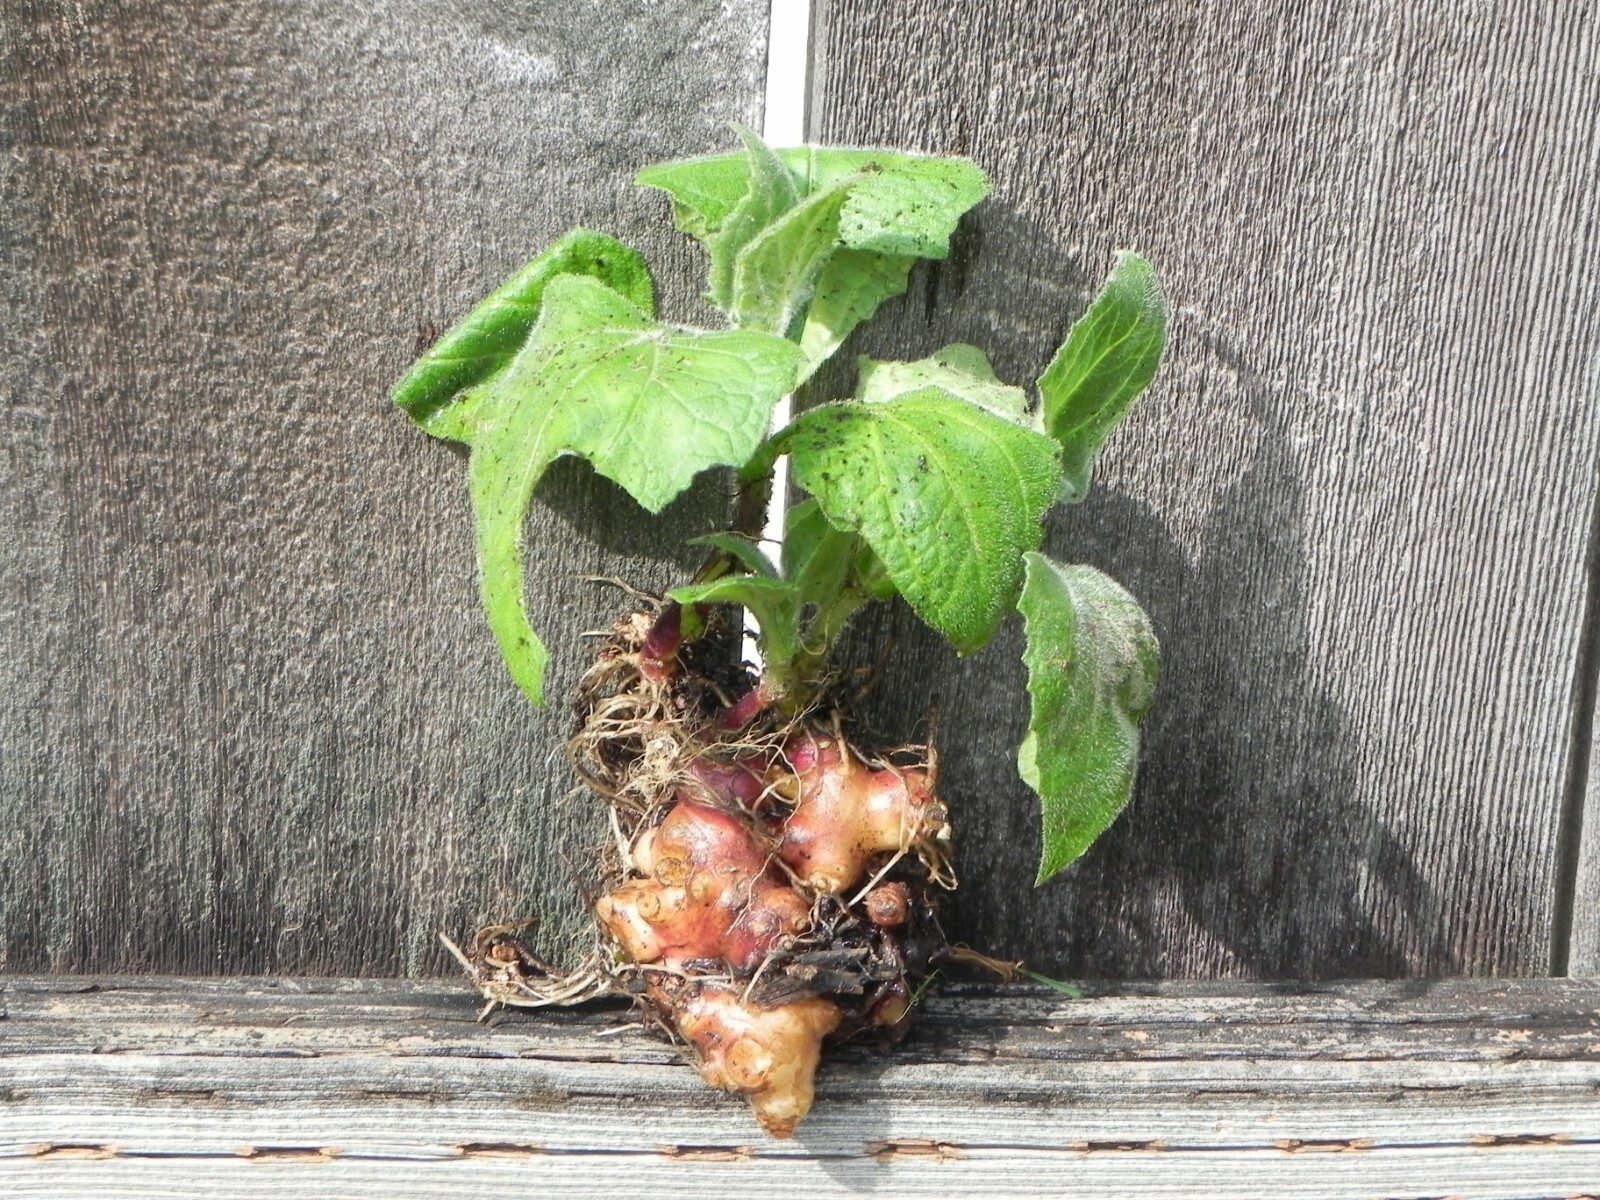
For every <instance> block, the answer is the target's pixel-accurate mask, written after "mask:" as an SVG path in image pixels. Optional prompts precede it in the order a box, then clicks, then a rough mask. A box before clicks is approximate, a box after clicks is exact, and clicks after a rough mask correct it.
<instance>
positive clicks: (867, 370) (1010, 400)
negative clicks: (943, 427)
mask: <svg viewBox="0 0 1600 1200" xmlns="http://www.w3.org/2000/svg"><path fill="white" fill-rule="evenodd" d="M857 362H858V363H859V366H860V370H861V375H860V381H859V382H858V383H857V385H856V399H858V400H865V401H867V402H869V403H877V402H880V401H883V400H889V399H892V398H893V397H895V396H902V395H904V394H905V393H906V392H914V391H917V390H919V389H921V388H925V387H937V388H943V389H944V390H945V391H947V392H950V393H951V394H952V395H955V396H959V397H961V399H963V400H965V401H966V402H967V403H968V404H976V405H977V406H978V407H979V408H983V409H987V410H988V411H989V412H992V413H994V415H995V416H997V417H1004V418H1005V419H1006V420H1008V421H1011V422H1013V423H1015V424H1017V425H1024V426H1027V427H1029V428H1037V426H1036V425H1035V424H1034V422H1033V421H1032V420H1031V419H1030V418H1029V416H1028V394H1027V393H1026V392H1024V391H1023V390H1022V389H1021V388H1018V387H1012V386H1010V385H1009V384H1005V383H1001V382H1000V380H999V379H997V378H996V377H995V373H994V368H993V367H991V366H990V365H989V360H988V359H987V358H985V357H984V353H983V351H982V350H979V349H978V348H977V347H976V346H968V345H964V344H962V343H960V342H957V343H955V344H953V345H949V346H946V347H944V348H943V349H942V350H936V351H934V352H933V354H931V355H929V356H928V357H927V358H923V359H918V360H917V361H916V362H879V361H877V360H876V359H871V358H861V359H858V360H857Z"/></svg>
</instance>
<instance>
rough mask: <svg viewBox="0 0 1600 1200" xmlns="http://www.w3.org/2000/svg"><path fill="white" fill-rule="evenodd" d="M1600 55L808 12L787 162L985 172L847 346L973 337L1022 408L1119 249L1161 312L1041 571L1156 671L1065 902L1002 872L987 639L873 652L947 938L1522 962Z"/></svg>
mask: <svg viewBox="0 0 1600 1200" xmlns="http://www.w3.org/2000/svg"><path fill="white" fill-rule="evenodd" d="M1596 24H1597V10H1596V8H1595V6H1594V5H1593V4H1591V3H1588V2H1587V0H1553V2H1551V3H1542V4H1524V5H1490V6H1485V5H1482V4H1478V3H1475V2H1472V0H1450V2H1447V3H1442V4H1426V5H1412V4H1398V5H1397V4H1388V3H1378V2H1374V0H1360V2H1358V3H1353V4H1344V5H1333V6H1328V5H1306V4H1298V3H1288V2H1287V0H1242V2H1241V0H1201V2H1199V3H1195V2H1193V0H1155V2H1153V3H1145V2H1140V3H1134V2H1132V0H1110V2H1108V3H1096V4H1062V3H1056V2H1054V0H999V2H996V3H991V4H985V5H981V6H979V5H973V6H960V7H957V8H954V9H952V7H951V6H950V5H949V4H945V3H938V2H936V0H885V2H883V3H876V4H846V3H824V4H822V5H821V6H820V8H819V23H818V44H817V47H816V54H817V57H818V62H819V64H820V65H819V68H818V73H817V76H816V79H815V89H814V112H815V114H816V116H815V121H814V127H813V131H812V134H813V137H815V138H818V139H820V140H826V141H833V142H852V143H865V144H874V143H876V144H883V143H888V144H897V145H907V146H912V147H918V148H923V149H927V150H931V151H945V152H960V153H966V154H969V155H971V156H972V157H973V158H975V159H976V160H977V161H978V162H979V163H980V164H981V165H983V166H984V167H985V168H986V169H987V170H989V171H990V172H991V173H992V175H993V177H994V181H995V196H994V198H993V199H991V200H990V201H989V202H988V203H987V204H986V205H985V206H984V207H983V208H982V209H980V210H979V213H978V215H977V219H976V220H975V221H974V222H973V223H972V225H971V226H970V227H969V229H968V231H967V233H966V235H965V237H964V240H963V242H962V243H961V244H960V245H959V246H958V247H957V249H956V252H955V254H954V255H953V257H952V259H951V261H950V262H949V263H948V264H946V265H944V266H943V267H942V268H940V269H938V270H935V271H930V272H928V273H927V274H925V275H924V276H923V277H922V280H921V284H920V285H918V284H916V283H915V282H914V284H913V288H912V292H911V294H910V295H909V296H908V298H907V301H906V302H905V303H903V304H902V305H900V306H899V308H898V309H897V315H896V316H895V317H893V318H892V319H891V320H889V321H888V322H887V326H886V328H883V329H880V330H879V331H877V332H875V333H873V334H872V335H870V336H869V337H867V338H865V339H863V340H862V342H861V346H860V348H861V349H862V350H864V351H866V352H871V353H877V354H880V355H883V356H889V357H906V356H914V355H918V354H923V353H927V352H928V351H930V350H932V349H933V348H934V347H936V346H938V345H940V344H942V343H944V342H947V341H955V340H962V341H971V342H975V343H978V344H979V345H982V346H985V347H988V348H991V349H992V350H993V352H994V357H995V360H996V363H997V366H998V367H999V369H1000V373H1001V374H1002V376H1005V377H1007V378H1011V379H1014V380H1018V381H1023V380H1028V379H1031V378H1032V377H1033V376H1034V374H1035V373H1037V371H1038V370H1039V369H1040V368H1041V367H1042V366H1043V365H1044V363H1045V362H1046V361H1047V358H1048V355H1049V353H1050V351H1051V349H1052V348H1053V346H1054V345H1055V344H1056V342H1057V341H1058V339H1059V338H1060V336H1061V335H1062V333H1063V332H1064V330H1065V328H1066V326H1067V324H1068V322H1069V320H1070V318H1072V317H1073V316H1075V315H1076V313H1077V312H1078V311H1080V310H1081V307H1082V304H1083V301H1084V299H1085V297H1086V295H1087V294H1088V292H1089V290H1090V289H1091V288H1092V286H1093V285H1094V284H1095V283H1096V282H1097V281H1098V279H1099V278H1100V277H1101V276H1102V275H1103V273H1104V271H1105V270H1106V269H1107V267H1108V264H1109V258H1110V251H1111V250H1112V248H1113V247H1115V246H1134V247H1138V248H1140V249H1142V250H1143V251H1144V252H1145V253H1146V254H1148V255H1149V256H1150V257H1151V258H1152V259H1153V260H1154V262H1155V263H1156V264H1157V266H1158V268H1159V269H1160V271H1161V272H1162V274H1163V276H1164V278H1165V280H1166V282H1167V285H1168V287H1169V290H1170V293H1171V297H1172V303H1173V308H1174V314H1175V319H1174V327H1173V336H1172V345H1171V355H1170V360H1169V363H1168V365H1167V367H1166V369H1165V371H1164V374H1163V376H1162V378H1161V380H1160V382H1159V384H1158V385H1157V386H1156V388H1155V389H1154V391H1153V393H1152V394H1151V395H1150V396H1149V398H1148V399H1147V401H1146V402H1145V404H1144V406H1143V408H1142V410H1141V411H1139V412H1138V413H1136V414H1135V415H1134V417H1133V418H1132V419H1131V420H1130V422H1129V423H1128V426H1127V427H1126V429H1125V430H1124V431H1123V432H1121V433H1120V434H1119V435H1118V436H1117V437H1116V438H1115V439H1114V440H1113V443H1112V445H1111V446H1110V448H1109V450H1108V451H1107V453H1106V455H1105V459H1104V462H1103V464H1102V470H1101V472H1100V476H1099V480H1098V491H1097V492H1096V494H1095V495H1094V496H1093V497H1092V498H1091V499H1090V500H1089V501H1088V502H1087V503H1085V504H1084V505H1082V506H1081V507H1080V508H1078V509H1076V510H1074V511H1071V512H1069V513H1066V514H1064V515H1063V516H1062V517H1061V518H1060V519H1058V520H1056V521H1055V522H1054V523H1053V525H1052V527H1051V532H1050V535H1049V538H1048V541H1047V546H1046V549H1047V550H1048V551H1049V552H1051V553H1053V554H1055V555H1058V556H1061V557H1064V558H1068V559H1083V560H1087V561H1090V562H1094V563H1096V564H1099V565H1101V566H1103V567H1105V568H1107V569H1109V570H1110V571H1112V572H1113V573H1114V574H1115V575H1117V576H1118V577H1119V578H1121V579H1122V580H1123V581H1124V582H1125V583H1126V584H1127V585H1128V586H1129V587H1130V588H1131V589H1132V590H1133V591H1134V592H1135V593H1136V594H1137V595H1139V596H1140V597H1141V598H1142V599H1143V600H1144V601H1145V603H1146V605H1147V607H1148V608H1149V609H1150V611H1151V612H1152V614H1153V616H1154V619H1155V623H1156V625H1157V628H1158V631H1159V633H1160V635H1161V636H1162V639H1163V642H1164V646H1165V666H1166V671H1165V682H1164V687H1163V691H1162V694H1161V697H1160V700H1159V701H1158V707H1157V708H1156V709H1155V711H1154V712H1153V713H1152V715H1151V718H1150V720H1149V722H1148V725H1147V734H1148V736H1147V750H1146V755H1145V765H1144V778H1143V781H1142V785H1141V788H1140V792H1139V796H1138V799H1137V801H1136V803H1135V805H1134V807H1133V808H1132V810H1131V812H1130V813H1129V814H1128V815H1127V816H1126V817H1125V818H1124V819H1123V821H1122V822H1121V823H1120V824H1119V826H1118V827H1117V828H1116V829H1115V830H1114V831H1113V832H1112V833H1111V835H1110V836H1108V837H1107V838H1106V839H1105V840H1104V841H1103V842H1102V843H1101V844H1100V845H1099V846H1097V847H1096V848H1095V849H1094V850H1093V851H1092V852H1091V853H1090V855H1089V857H1088V858H1087V860H1086V861H1084V862H1083V863H1082V864H1081V865H1080V866H1079V867H1077V868H1076V869H1075V870H1074V872H1073V873H1072V874H1071V875H1070V876H1069V877H1068V878H1067V879H1066V880H1065V881H1063V882H1059V883H1056V884H1053V885H1051V887H1050V888H1048V889H1047V890H1046V891H1044V892H1042V893H1037V894H1036V893H1035V892H1033V890H1032V889H1031V887H1030V884H1029V876H1030V872H1028V871H1027V870H1026V869H1025V864H1024V861H1023V860H1025V859H1026V857H1027V856H1028V855H1029V854H1030V853H1031V850H1030V849H1029V848H1031V846H1032V845H1033V844H1034V843H1035V841H1036V838H1037V832H1036V830H1037V818H1036V816H1035V815H1034V803H1033V801H1032V800H1031V799H1030V797H1029V796H1028V794H1027V792H1026V790H1025V789H1024V788H1023V787H1022V786H1021V785H1020V784H1019V783H1017V782H1016V781H1015V775H1014V771H1013V768H1012V760H1011V755H1012V748H1013V747H1014V745H1015V744H1016V741H1017V739H1018V737H1019V735H1020V733H1021V730H1022V726H1023V723H1024V719H1025V717H1024V706H1023V702H1022V699H1021V696H1022V676H1021V668H1020V666H1019V664H1018V662H1017V654H1018V643H1017V641H1016V639H1015V638H1014V637H1013V638H1009V639H1003V640H1002V641H1001V642H1000V643H999V644H997V645H996V646H994V647H992V648H991V649H989V650H987V651H986V652H984V653H983V654H981V655H979V656H977V657H975V658H973V659H971V660H970V661H968V662H967V663H965V664H963V665H960V666H956V665H953V664H952V663H951V662H950V660H949V659H948V657H946V656H945V655H944V654H943V652H942V651H939V650H938V649H937V648H935V647H933V646H932V644H931V642H930V641H929V639H927V638H926V637H925V636H923V635H921V634H919V633H918V632H917V631H916V630H914V629H913V628H911V625H910V623H909V622H908V621H897V622H894V623H891V624H889V625H880V626H878V627H876V628H874V629H872V630H869V631H868V633H867V638H866V639H865V640H866V641H867V642H869V643H875V642H876V641H878V640H879V638H880V637H881V636H882V635H883V634H884V633H886V632H892V633H893V634H894V635H895V636H897V637H898V640H899V645H900V648H901V651H902V653H901V654H900V655H899V657H898V658H897V659H896V660H895V662H894V664H893V665H892V666H891V667H890V669H889V672H888V675H887V678H886V682H885V689H884V693H883V696H882V698H881V703H880V709H881V711H882V712H883V713H884V714H887V716H886V717H885V719H886V720H891V719H893V718H895V717H899V716H902V715H904V714H905V712H906V711H907V710H913V711H917V710H921V709H922V708H923V707H924V706H925V705H927V704H928V702H929V700H930V698H931V699H933V700H934V701H936V702H937V704H938V706H939V725H938V730H939V736H940V739H941V741H942V742H943V745H944V749H945V751H946V752H947V753H946V755H945V756H944V758H943V759H942V769H943V775H942V778H943V780H944V781H945V786H946V788H947V790H948V792H949V794H950V799H951V801H952V805H953V808H954V810H955V812H956V814H957V820H958V821H959V822H960V824H959V826H958V831H959V836H960V847H959V864H960V866H961V867H962V868H963V875H964V887H963V891H962V892H961V893H960V894H959V896H958V897H957V899H956V901H955V904H954V914H953V919H952V923H953V925H954V926H955V927H956V928H957V929H958V930H959V932H960V933H961V935H963V936H965V937H967V938H968V939H970V940H972V941H974V942H976V943H979V944H981V945H983V946H985V947H986V948H989V949H992V950H994V951H995V952H997V953H1003V954H1026V955H1029V956H1032V957H1034V958H1035V959H1036V961H1038V962H1040V963H1041V964H1049V965H1052V966H1054V967H1055V968H1056V969H1057V970H1060V971H1065V972H1077V973H1085V974H1098V975H1120V976H1129V975H1131V976H1142V975H1152V974H1175V975H1193V974H1199V975H1217V976H1252V975H1266V976H1280V975H1298V974H1304V975H1316V976H1333V977H1337V976H1341V975H1345V976H1348V975H1361V974H1371V975H1406V974H1413V973H1423V972H1434V973H1451V972H1462V971H1466V972H1493V973H1538V972H1542V971H1545V970H1547V969H1548V964H1549V962H1550V950H1551V940H1552V936H1553V934H1555V933H1557V932H1558V931H1557V930H1556V929H1555V927H1554V924H1555V923H1554V920H1553V916H1554V914H1555V913H1556V912H1557V911H1558V910H1559V909H1560V907H1561V903H1562V900H1563V889H1564V888H1567V887H1570V879H1566V880H1563V879H1562V877H1561V871H1560V870H1558V863H1559V862H1560V861H1561V860H1562V855H1561V851H1560V848H1559V847H1558V845H1557V841H1558V838H1559V832H1558V831H1559V829H1560V827H1561V813H1562V809H1563V802H1564V792H1565V790H1566V789H1567V787H1568V785H1569V768H1570V766H1571V763H1570V756H1571V754H1572V753H1573V752H1574V747H1573V745H1572V744H1571V743H1572V738H1571V737H1570V728H1569V727H1570V723H1571V719H1572V712H1571V708H1572V705H1573V701H1574V697H1575V696H1580V695H1582V694H1583V691H1584V689H1583V687H1582V675H1583V670H1580V667H1579V657H1580V644H1579V643H1580V627H1581V624H1582V617H1583V610H1584V595H1585V588H1586V585H1587V582H1588V580H1587V567H1586V562H1585V557H1586V554H1585V551H1586V544H1587V541H1588V538H1589V531H1590V523H1591V519H1592V513H1593V508H1594V504H1595V481H1596V460H1597V456H1596V450H1597V447H1600V403H1597V400H1600V291H1597V289H1596V287H1595V284H1594V280H1595V277H1596V269H1597V266H1600V224H1597V223H1596V221H1595V219H1594V198H1595V196H1596V195H1600V69H1597V68H1600V59H1597V42H1596V39H1597V30H1596ZM1585 669H1587V670H1592V665H1591V666H1588V667H1586V668H1585ZM1578 749H1579V750H1580V751H1581V752H1583V753H1587V747H1586V746H1583V747H1579V748H1578ZM1592 808H1593V805H1592V804H1591V813H1590V820H1589V822H1588V825H1589V827H1590V830H1591V837H1592V838H1594V837H1600V833H1597V832H1595V831H1596V830H1600V818H1597V817H1596V816H1595V815H1594V813H1593V811H1592ZM1591 845H1600V842H1592V843H1591ZM1597 860H1600V851H1594V850H1591V856H1590V860H1589V861H1590V863H1591V864H1592V863H1593V862H1595V861H1597ZM1588 873H1589V880H1590V887H1589V891H1588V892H1587V893H1585V895H1586V896H1587V900H1586V907H1584V908H1582V909H1581V911H1580V913H1579V919H1578V924H1579V925H1580V927H1583V926H1584V924H1585V923H1587V931H1588V932H1587V934H1586V936H1587V937H1588V939H1589V944H1590V946H1591V951H1590V961H1592V962H1600V949H1595V947H1596V946H1597V945H1600V944H1597V943H1595V942H1594V938H1595V936H1596V935H1595V933H1594V930H1595V929H1597V928H1600V883H1597V882H1596V880H1600V868H1596V867H1595V866H1593V865H1591V866H1590V867H1589V869H1588Z"/></svg>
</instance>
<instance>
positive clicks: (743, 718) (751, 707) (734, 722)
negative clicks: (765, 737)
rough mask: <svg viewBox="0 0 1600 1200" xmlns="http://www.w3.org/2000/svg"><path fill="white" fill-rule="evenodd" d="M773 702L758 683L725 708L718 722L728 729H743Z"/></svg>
mask: <svg viewBox="0 0 1600 1200" xmlns="http://www.w3.org/2000/svg"><path fill="white" fill-rule="evenodd" d="M771 703H772V698H771V697H770V696H768V695H767V691H766V689H765V688H763V687H762V686H761V685H760V684H759V683H758V684H756V686H755V687H753V688H751V689H750V690H749V691H748V692H746V693H745V694H744V695H743V696H741V697H740V698H739V699H738V700H735V701H734V702H733V703H732V704H730V705H729V706H728V707H727V708H726V709H725V710H723V713H722V715H721V716H720V717H718V718H717V724H718V725H719V726H721V727H722V728H723V729H728V730H733V729H743V728H744V727H745V726H746V725H748V724H750V722H751V721H753V720H755V719H756V717H757V716H758V715H759V714H760V713H762V712H763V711H764V710H765V709H766V707H767V705H769V704H771Z"/></svg>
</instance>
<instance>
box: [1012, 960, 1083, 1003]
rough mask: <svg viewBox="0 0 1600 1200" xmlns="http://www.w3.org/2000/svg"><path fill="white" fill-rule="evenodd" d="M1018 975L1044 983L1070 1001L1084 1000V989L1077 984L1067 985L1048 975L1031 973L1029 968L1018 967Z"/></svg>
mask: <svg viewBox="0 0 1600 1200" xmlns="http://www.w3.org/2000/svg"><path fill="white" fill-rule="evenodd" d="M1017 974H1018V975H1021V976H1022V977H1023V978H1024V979H1031V980H1033V981H1034V982H1035V983H1042V984H1044V985H1045V987H1047V988H1049V989H1051V990H1052V991H1056V992H1060V993H1061V994H1062V995H1063V996H1066V997H1067V998H1068V999H1070V1000H1082V999H1083V989H1082V988H1081V987H1078V986H1077V985H1076V984H1071V983H1067V982H1065V981H1064V980H1060V979H1051V978H1050V976H1048V975H1041V974H1039V972H1037V971H1030V970H1028V968H1027V967H1018V968H1017Z"/></svg>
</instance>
